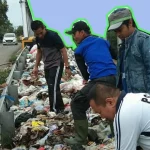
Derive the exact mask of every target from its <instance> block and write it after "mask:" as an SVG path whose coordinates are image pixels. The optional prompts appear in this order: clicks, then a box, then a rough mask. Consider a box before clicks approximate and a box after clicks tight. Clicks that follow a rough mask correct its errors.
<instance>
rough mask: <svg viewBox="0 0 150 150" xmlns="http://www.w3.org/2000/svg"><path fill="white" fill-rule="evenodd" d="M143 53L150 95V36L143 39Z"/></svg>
mask: <svg viewBox="0 0 150 150" xmlns="http://www.w3.org/2000/svg"><path fill="white" fill-rule="evenodd" d="M141 53H142V55H143V57H142V58H143V62H144V65H145V70H146V76H147V83H146V84H147V91H148V93H150V84H149V83H150V36H148V37H147V38H145V39H143V43H142V48H141Z"/></svg>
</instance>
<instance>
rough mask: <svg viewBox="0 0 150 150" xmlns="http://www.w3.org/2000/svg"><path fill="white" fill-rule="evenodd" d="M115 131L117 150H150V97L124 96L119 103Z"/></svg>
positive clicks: (141, 94) (142, 95)
mask: <svg viewBox="0 0 150 150" xmlns="http://www.w3.org/2000/svg"><path fill="white" fill-rule="evenodd" d="M117 106H118V107H117V113H116V116H115V119H114V130H115V133H116V134H115V137H116V139H117V140H116V148H117V150H136V147H137V146H139V145H140V146H141V147H142V148H143V150H150V95H148V96H147V95H146V94H144V93H139V94H133V93H129V94H127V95H125V94H123V93H122V96H121V97H120V98H119V99H118V102H117Z"/></svg>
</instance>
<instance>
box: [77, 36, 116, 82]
mask: <svg viewBox="0 0 150 150" xmlns="http://www.w3.org/2000/svg"><path fill="white" fill-rule="evenodd" d="M109 48H110V45H109V43H108V42H107V41H106V40H104V39H102V38H99V37H95V36H88V37H87V38H85V39H84V40H83V41H82V42H81V43H80V45H79V46H78V48H77V49H76V51H75V55H81V56H82V57H83V58H84V61H85V63H86V65H87V67H88V72H89V74H90V79H96V78H99V77H104V76H109V75H115V74H116V66H115V64H114V63H113V60H112V57H111V54H110V51H109Z"/></svg>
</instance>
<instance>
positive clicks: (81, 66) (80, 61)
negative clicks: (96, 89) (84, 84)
mask: <svg viewBox="0 0 150 150" xmlns="http://www.w3.org/2000/svg"><path fill="white" fill-rule="evenodd" d="M75 59H76V63H77V65H78V68H79V70H80V72H81V74H82V76H83V78H84V80H85V81H88V80H89V73H88V72H87V66H86V65H85V61H84V58H83V57H82V56H81V55H78V54H75Z"/></svg>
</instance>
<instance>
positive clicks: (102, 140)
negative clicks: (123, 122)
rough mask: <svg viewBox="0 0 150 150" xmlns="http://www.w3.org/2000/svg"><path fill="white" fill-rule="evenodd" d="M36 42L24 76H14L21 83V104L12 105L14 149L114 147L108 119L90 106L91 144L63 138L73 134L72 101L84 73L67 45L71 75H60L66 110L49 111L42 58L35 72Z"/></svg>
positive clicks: (111, 149) (98, 149) (109, 149)
mask: <svg viewBox="0 0 150 150" xmlns="http://www.w3.org/2000/svg"><path fill="white" fill-rule="evenodd" d="M36 53H37V46H36V45H34V46H33V47H32V49H31V50H30V52H29V54H27V59H26V66H25V70H24V72H23V74H22V77H21V79H20V80H19V81H18V80H13V84H14V85H17V86H18V95H19V104H18V105H13V106H12V107H11V108H10V109H11V110H13V111H14V114H15V128H16V131H15V136H14V138H13V145H14V147H13V150H27V149H29V150H72V149H74V150H75V149H78V150H80V149H83V150H84V149H85V150H114V139H113V138H111V129H110V125H109V123H108V122H107V121H106V120H104V119H102V118H101V117H100V116H99V115H98V114H95V113H94V112H93V110H92V109H91V108H89V110H88V111H87V118H88V122H89V133H88V141H89V142H88V145H86V146H82V147H80V148H79V147H76V146H74V147H70V146H68V145H66V143H65V142H64V138H67V137H70V136H73V135H74V120H73V118H72V112H71V108H70V102H71V99H72V97H73V96H74V95H75V93H76V92H77V91H78V90H80V89H81V88H82V87H83V86H84V85H83V83H82V76H81V75H80V72H79V70H78V67H77V65H76V63H75V59H74V55H73V51H72V50H71V49H68V56H69V63H70V66H71V71H72V74H73V75H72V77H71V78H70V79H67V78H66V76H65V74H63V77H62V79H61V84H60V89H61V93H62V96H63V102H64V105H65V113H59V114H56V113H55V112H51V111H50V106H49V98H48V86H47V84H46V80H45V78H44V64H43V62H42V61H41V62H40V66H39V72H38V77H35V76H34V75H33V74H32V71H33V67H34V65H35V58H36Z"/></svg>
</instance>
